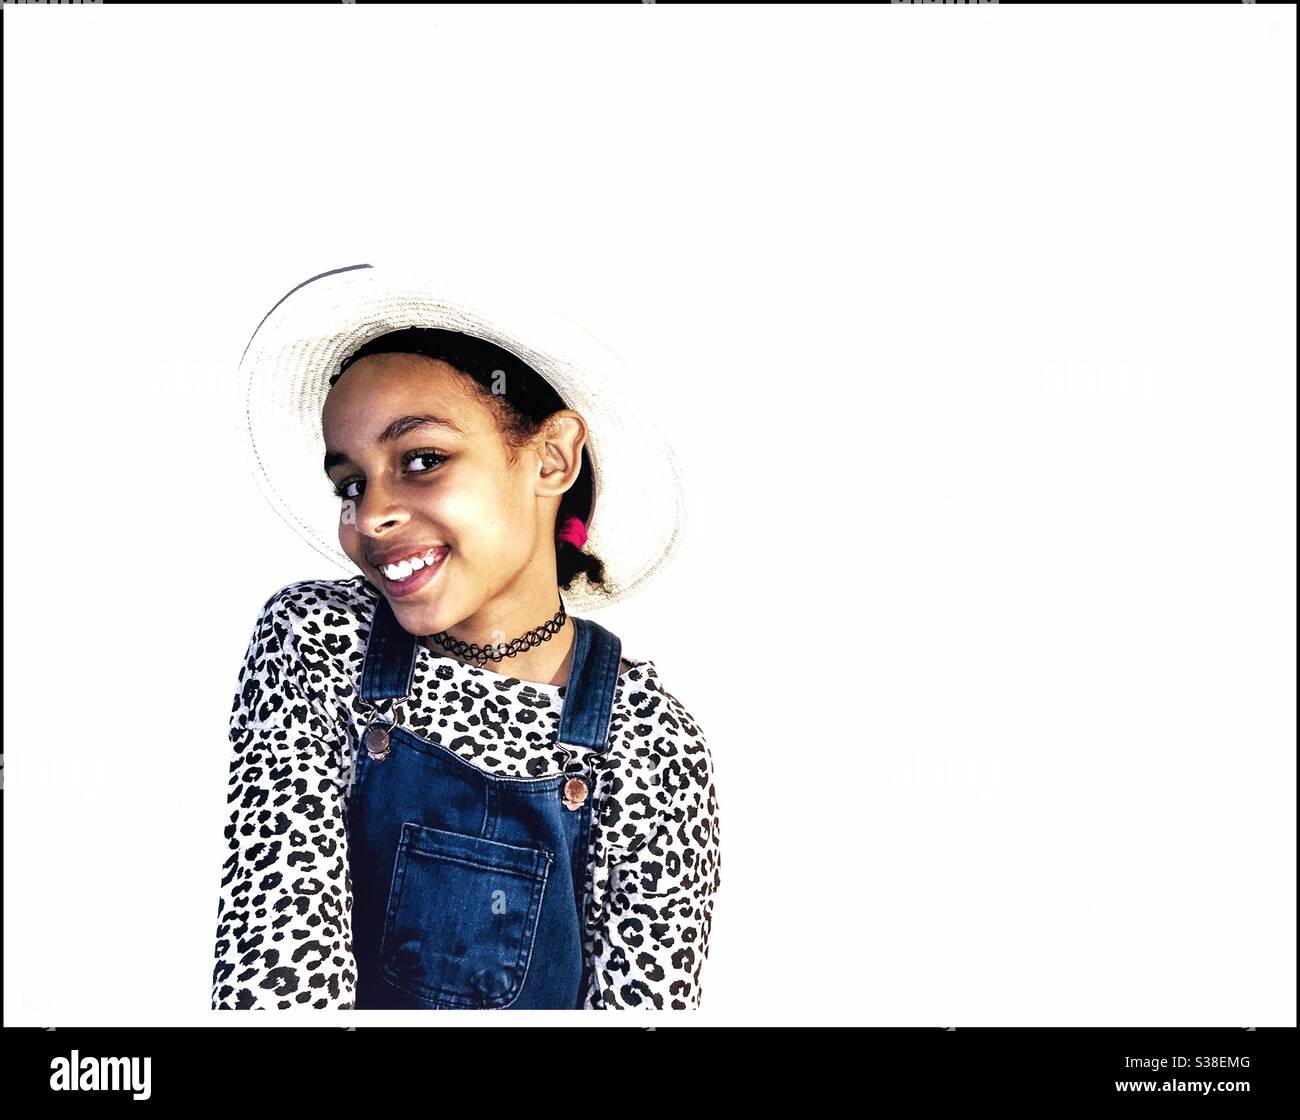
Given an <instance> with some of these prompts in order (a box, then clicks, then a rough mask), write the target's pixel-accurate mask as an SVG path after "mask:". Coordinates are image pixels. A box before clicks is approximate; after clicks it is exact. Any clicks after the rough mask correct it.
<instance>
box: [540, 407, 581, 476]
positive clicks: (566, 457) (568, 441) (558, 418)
mask: <svg viewBox="0 0 1300 1120" xmlns="http://www.w3.org/2000/svg"><path fill="white" fill-rule="evenodd" d="M541 440H542V442H541V446H540V452H541V459H542V470H541V475H540V476H539V478H538V489H537V492H538V493H539V494H545V495H548V496H553V497H559V496H560V495H561V494H563V493H564V492H565V491H566V490H568V489H569V487H570V486H572V485H573V484H574V483H575V482H576V481H577V480H578V474H579V472H580V471H581V470H582V448H583V445H584V444H585V443H586V442H587V424H586V421H584V420H583V418H582V416H581V415H580V414H578V413H576V412H574V411H573V410H572V409H567V408H566V409H564V410H563V411H561V412H555V413H552V414H551V415H550V416H548V417H547V419H546V423H545V425H544V426H543V428H542V436H541Z"/></svg>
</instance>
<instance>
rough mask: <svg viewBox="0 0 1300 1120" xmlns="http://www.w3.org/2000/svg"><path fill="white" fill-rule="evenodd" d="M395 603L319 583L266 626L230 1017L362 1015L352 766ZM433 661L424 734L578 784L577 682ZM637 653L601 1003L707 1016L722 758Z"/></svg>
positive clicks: (593, 998) (233, 806)
mask: <svg viewBox="0 0 1300 1120" xmlns="http://www.w3.org/2000/svg"><path fill="white" fill-rule="evenodd" d="M378 596H379V591H378V590H377V589H376V588H375V587H374V586H373V585H372V584H370V583H369V581H367V580H366V578H365V577H364V576H361V575H357V576H354V577H352V578H351V579H340V580H303V581H300V582H297V583H291V584H289V585H288V586H286V587H283V588H281V589H280V590H279V591H277V592H276V593H275V594H274V595H272V596H271V598H270V599H269V600H267V602H266V603H265V605H264V606H263V608H262V612H261V615H260V617H259V618H258V620H257V623H256V626H255V627H254V630H253V635H252V638H251V639H250V641H249V644H248V650H247V653H246V655H245V658H244V663H243V665H242V667H241V669H240V672H239V680H238V687H237V689H236V692H235V697H234V703H233V705H232V708H231V713H230V723H229V743H230V747H231V748H232V756H231V762H230V783H229V792H228V801H227V805H228V810H229V819H228V823H227V825H226V830H225V835H226V839H227V841H228V848H229V855H228V857H227V859H226V861H225V863H224V865H223V876H222V879H221V892H220V899H219V904H218V909H217V916H218V918H217V936H216V964H215V967H214V970H213V974H212V1007H213V1008H214V1009H243V1008H291V1007H304V1006H306V1007H313V1008H336V1009H346V1008H351V1007H352V1006H353V1003H354V1000H355V987H356V964H355V960H354V959H353V957H352V947H351V907H352V896H351V878H350V874H349V869H348V863H347V833H346V830H345V828H344V822H343V804H344V798H345V797H346V796H347V791H348V786H347V778H346V775H347V774H348V773H349V772H350V771H349V769H348V761H349V760H350V758H351V757H353V755H354V752H355V751H356V750H357V749H358V745H359V739H360V735H361V734H362V732H364V730H365V727H366V725H367V724H368V722H369V719H370V717H371V715H373V710H372V709H371V708H370V707H369V706H368V705H366V704H365V702H364V701H362V700H361V699H360V678H361V667H362V663H363V660H364V657H365V651H366V641H367V638H368V635H369V619H370V617H371V612H372V611H373V610H374V606H375V603H376V601H377V599H378ZM417 651H418V652H417V660H416V667H415V687H414V690H413V693H412V697H413V699H412V701H411V702H410V703H408V704H406V705H404V706H403V709H402V718H401V722H402V723H403V724H404V725H406V726H407V727H409V728H410V730H411V731H413V732H414V733H415V734H417V735H421V736H424V737H429V738H436V739H437V740H438V741H439V742H441V743H442V744H443V745H444V746H446V747H448V748H450V749H451V750H452V751H455V752H456V753H457V754H458V755H460V757H461V758H463V759H464V760H465V761H466V762H469V763H471V764H472V765H474V766H477V767H479V768H481V769H482V770H484V771H486V772H489V773H491V774H495V775H506V776H525V777H543V776H546V775H550V774H560V773H562V764H563V761H564V757H565V752H564V750H563V748H560V747H558V746H557V745H556V742H555V740H556V738H557V736H558V732H559V722H560V710H561V704H562V701H563V697H564V692H565V689H564V687H563V686H554V685H544V684H538V683H534V682H530V681H521V680H517V679H515V678H513V677H508V676H504V675H502V674H500V673H496V672H493V671H491V670H489V669H486V668H484V669H479V668H476V667H474V666H472V665H465V664H463V663H461V662H459V661H457V660H455V659H454V658H451V657H447V656H443V655H440V654H437V653H434V652H433V651H431V650H429V649H427V648H426V647H425V646H423V645H420V646H418V647H417ZM624 660H626V661H628V662H629V663H630V665H631V668H629V669H627V670H626V671H624V672H623V673H622V674H621V676H620V677H619V680H618V687H617V691H616V693H615V697H614V709H613V715H612V718H611V721H610V733H609V734H610V739H609V749H608V751H607V752H606V753H605V754H604V755H600V754H597V753H594V752H593V753H588V754H587V756H586V758H587V760H588V762H589V763H590V764H591V766H592V771H593V773H592V776H593V788H592V799H593V800H592V824H591V828H592V843H591V849H590V859H589V862H588V865H587V869H586V876H585V885H586V890H587V895H586V897H587V898H588V900H589V910H588V914H587V928H586V932H585V934H584V952H585V953H586V954H587V957H588V960H589V962H590V963H591V965H592V968H591V976H592V981H591V985H590V987H589V989H588V991H587V993H586V995H585V996H584V1002H583V1006H584V1007H585V1008H588V1009H613V1008H642V1009H651V1010H676V1009H687V1008H696V1007H698V1006H699V1003H700V971H701V968H702V966H703V964H704V961H705V959H706V957H707V955H708V946H709V931H710V927H711V924H712V917H713V898H714V894H715V892H716V890H717V888H718V887H719V885H720V882H721V879H720V869H721V859H720V853H719V832H718V806H717V796H716V793H715V790H714V783H713V763H712V758H711V754H710V751H709V748H708V745H707V744H706V742H705V740H704V736H703V734H702V733H701V731H700V729H699V727H698V726H697V725H696V723H695V721H694V720H693V719H692V718H691V716H690V713H689V712H687V711H686V709H685V708H684V707H683V706H682V705H681V703H680V702H679V701H678V700H677V699H676V698H675V697H673V696H672V695H671V694H670V693H668V692H666V691H665V690H664V688H663V686H662V684H661V682H660V680H659V675H658V673H657V672H656V670H655V667H654V663H653V662H651V661H637V660H633V659H631V658H627V657H626V656H625V658H624ZM345 752H347V753H345Z"/></svg>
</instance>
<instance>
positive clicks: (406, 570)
mask: <svg viewBox="0 0 1300 1120" xmlns="http://www.w3.org/2000/svg"><path fill="white" fill-rule="evenodd" d="M437 559H438V550H437V549H436V548H431V549H429V551H428V552H426V553H425V554H424V555H423V556H413V557H411V559H409V560H403V561H402V562H401V563H400V564H386V565H385V566H384V567H382V568H380V569H379V570H380V571H381V572H383V573H384V575H385V576H387V577H388V578H389V579H390V580H392V581H393V582H394V583H400V582H401V581H402V580H404V579H408V578H409V577H410V576H411V575H413V574H414V573H415V572H418V571H419V570H420V569H421V568H426V567H431V566H432V565H433V564H434V563H435V562H436V561H437Z"/></svg>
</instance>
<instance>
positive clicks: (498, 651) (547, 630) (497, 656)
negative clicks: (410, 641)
mask: <svg viewBox="0 0 1300 1120" xmlns="http://www.w3.org/2000/svg"><path fill="white" fill-rule="evenodd" d="M567 617H568V616H567V615H566V614H565V613H564V600H563V599H561V600H560V609H559V610H558V611H556V612H555V617H554V618H552V619H550V620H549V621H548V622H543V623H542V624H541V626H538V627H537V628H536V629H535V630H529V631H528V633H527V634H525V635H523V637H520V638H515V639H513V640H512V641H509V642H500V643H498V644H497V645H494V646H480V645H471V644H469V643H467V642H462V641H460V640H459V639H458V638H453V637H452V636H451V635H450V634H449V633H448V632H447V631H446V630H443V631H442V632H441V633H439V634H431V635H430V636H429V641H431V642H436V643H437V644H438V645H440V646H442V648H443V649H445V650H449V651H450V652H451V653H454V654H456V655H458V656H460V657H464V658H467V659H468V660H470V661H472V662H473V663H474V665H475V666H476V667H477V668H479V669H481V668H483V666H484V665H485V664H487V662H489V661H502V660H504V659H505V658H507V657H514V655H515V654H517V653H522V652H523V651H524V650H526V649H532V648H534V647H535V646H540V645H541V644H542V643H543V642H549V641H550V640H551V639H552V638H553V637H554V636H555V635H556V634H558V633H559V632H560V631H561V630H563V629H564V620H565V619H566V618H567Z"/></svg>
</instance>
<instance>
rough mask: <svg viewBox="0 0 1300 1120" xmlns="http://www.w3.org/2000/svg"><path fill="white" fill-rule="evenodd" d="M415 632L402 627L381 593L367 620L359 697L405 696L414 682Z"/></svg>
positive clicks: (397, 697)
mask: <svg viewBox="0 0 1300 1120" xmlns="http://www.w3.org/2000/svg"><path fill="white" fill-rule="evenodd" d="M417 645H418V643H417V641H416V638H415V635H414V634H410V633H408V632H407V631H406V630H404V629H402V624H401V623H400V622H398V621H397V616H396V615H395V614H393V607H392V604H390V603H389V601H388V599H387V598H386V597H385V596H383V595H381V596H379V601H378V602H377V603H376V604H375V611H374V614H373V615H372V616H371V619H370V640H369V642H368V643H367V645H366V663H365V666H364V668H362V670H361V698H362V699H363V700H365V701H367V702H371V703H373V702H374V701H375V700H394V699H399V698H400V697H403V696H409V695H410V692H411V686H412V684H413V683H414V681H415V655H416V647H417Z"/></svg>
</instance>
